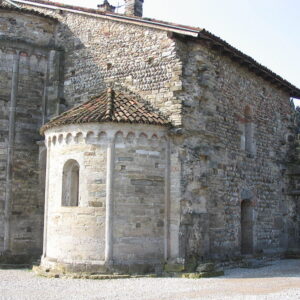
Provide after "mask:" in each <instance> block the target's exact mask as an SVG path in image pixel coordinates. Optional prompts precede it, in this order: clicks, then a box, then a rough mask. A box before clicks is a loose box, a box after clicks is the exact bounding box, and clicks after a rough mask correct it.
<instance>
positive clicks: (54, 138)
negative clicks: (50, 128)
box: [52, 135, 56, 146]
mask: <svg viewBox="0 0 300 300" xmlns="http://www.w3.org/2000/svg"><path fill="white" fill-rule="evenodd" d="M52 144H53V145H54V146H55V145H56V135H55V136H53V137H52Z"/></svg>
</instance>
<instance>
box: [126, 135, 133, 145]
mask: <svg viewBox="0 0 300 300" xmlns="http://www.w3.org/2000/svg"><path fill="white" fill-rule="evenodd" d="M134 140H135V134H134V132H129V133H128V134H127V137H126V142H127V143H129V144H133V143H134Z"/></svg>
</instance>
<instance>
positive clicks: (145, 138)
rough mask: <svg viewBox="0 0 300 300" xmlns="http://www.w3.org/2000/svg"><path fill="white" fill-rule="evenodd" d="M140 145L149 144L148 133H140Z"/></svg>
mask: <svg viewBox="0 0 300 300" xmlns="http://www.w3.org/2000/svg"><path fill="white" fill-rule="evenodd" d="M138 144H139V145H147V144H148V136H147V134H146V133H144V132H142V133H140V135H139V138H138Z"/></svg>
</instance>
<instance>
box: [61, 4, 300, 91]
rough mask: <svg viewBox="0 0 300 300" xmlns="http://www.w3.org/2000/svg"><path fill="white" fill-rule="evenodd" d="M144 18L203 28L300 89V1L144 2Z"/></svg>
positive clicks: (90, 5)
mask: <svg viewBox="0 0 300 300" xmlns="http://www.w3.org/2000/svg"><path fill="white" fill-rule="evenodd" d="M56 2H62V3H67V4H72V5H78V6H86V7H92V8H95V7H96V6H97V4H100V3H102V0H96V1H95V0H85V1H82V0H81V1H80V0H61V1H59V0H56ZM109 2H110V3H111V4H112V5H115V6H116V5H118V4H119V5H122V4H124V0H109ZM119 12H121V9H120V11H119ZM144 17H150V18H155V19H159V20H164V21H170V22H175V23H179V24H184V25H193V26H197V27H201V28H205V29H207V30H209V31H210V32H212V33H213V34H215V35H217V36H220V37H221V38H222V39H224V40H225V41H227V42H228V43H230V44H231V45H232V46H234V47H236V48H238V49H239V50H241V51H242V52H244V53H245V54H247V55H250V56H251V57H252V58H254V59H255V60H257V61H258V62H259V63H261V64H263V65H264V66H266V67H268V68H270V69H271V70H272V71H273V72H275V73H277V74H278V75H280V76H282V77H283V78H285V79H286V80H288V81H290V82H291V83H292V84H294V85H296V86H297V87H299V88H300V0H145V1H144Z"/></svg>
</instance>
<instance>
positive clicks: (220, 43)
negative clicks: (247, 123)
mask: <svg viewBox="0 0 300 300" xmlns="http://www.w3.org/2000/svg"><path fill="white" fill-rule="evenodd" d="M14 2H16V3H20V4H21V3H24V2H28V5H32V6H34V5H35V3H36V5H48V6H53V7H57V8H58V9H59V8H61V9H67V10H72V11H78V13H80V12H83V13H90V14H96V15H99V16H102V17H109V18H112V19H115V20H117V21H122V22H129V23H130V22H132V23H134V24H137V25H139V24H140V25H143V26H149V27H154V28H160V29H162V30H167V31H170V32H173V33H175V35H174V36H175V37H176V36H181V35H182V36H183V37H186V38H188V39H192V40H193V41H201V40H202V41H203V40H206V41H208V43H210V45H211V47H213V48H215V49H218V50H219V51H220V53H221V54H224V55H228V56H229V57H231V58H232V59H233V60H234V61H236V62H237V63H239V64H240V65H243V66H246V67H247V68H248V69H249V71H250V72H253V73H255V74H256V75H257V76H260V77H262V78H264V79H265V80H267V81H269V82H271V83H273V84H275V85H276V86H277V87H278V88H280V89H282V90H284V91H286V92H288V93H289V95H290V97H294V98H299V99H300V89H299V88H297V87H296V86H294V85H293V84H291V83H290V82H288V81H287V80H285V79H283V78H282V77H281V76H279V75H277V74H275V73H274V72H272V71H271V70H270V69H268V68H266V67H264V66H263V65H261V64H260V63H258V62H257V61H255V60H254V59H253V58H251V57H250V56H248V55H246V54H244V53H243V52H241V51H239V50H238V49H236V48H235V47H233V46H231V45H230V44H228V43H227V42H226V41H224V40H222V39H221V38H219V37H218V36H216V35H214V34H212V33H210V32H209V31H207V30H205V29H203V28H198V27H192V26H186V25H180V24H175V23H170V22H165V21H160V20H156V19H152V18H151V19H150V18H141V17H136V16H130V17H129V16H124V15H123V14H117V13H112V12H102V11H100V10H97V9H92V8H85V7H79V6H72V5H67V4H62V3H58V2H52V1H45V0H14Z"/></svg>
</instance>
